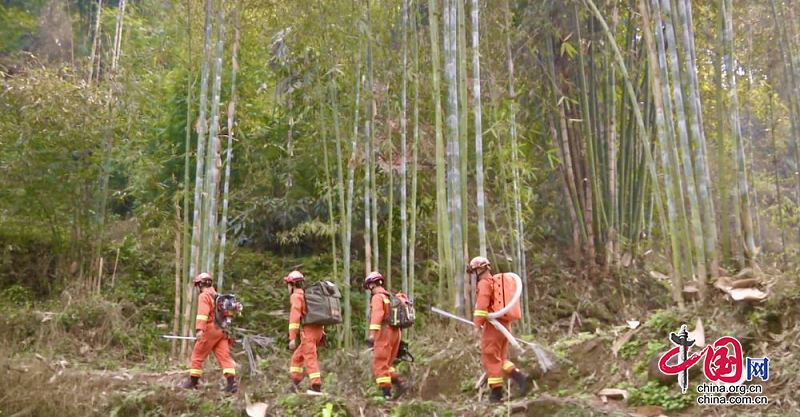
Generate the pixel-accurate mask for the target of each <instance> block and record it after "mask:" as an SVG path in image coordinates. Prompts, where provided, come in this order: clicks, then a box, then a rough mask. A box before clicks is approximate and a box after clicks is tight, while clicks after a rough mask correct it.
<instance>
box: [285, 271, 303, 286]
mask: <svg viewBox="0 0 800 417" xmlns="http://www.w3.org/2000/svg"><path fill="white" fill-rule="evenodd" d="M305 279H306V277H304V276H303V274H302V273H301V272H300V271H292V272H289V275H287V276H285V277H283V282H285V283H287V284H293V283H295V282H298V281H305Z"/></svg>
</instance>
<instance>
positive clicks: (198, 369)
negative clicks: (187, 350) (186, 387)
mask: <svg viewBox="0 0 800 417" xmlns="http://www.w3.org/2000/svg"><path fill="white" fill-rule="evenodd" d="M216 294H217V291H216V290H214V288H213V287H208V288H204V289H203V290H202V292H201V293H200V297H199V298H198V300H197V317H195V324H194V328H195V330H196V331H198V332H199V331H201V330H202V331H203V336H202V337H201V338H200V339H199V340H197V342H196V343H195V345H194V349H193V350H192V368H191V369H190V370H189V375H191V376H197V377H199V376H202V375H203V362H204V361H205V360H206V357H208V354H209V353H211V352H212V351H213V352H214V356H215V357H216V358H217V362H219V365H220V366H221V367H222V373H223V374H224V375H225V376H226V377H228V376H234V375H236V363H235V362H234V361H233V359H231V350H230V345H231V344H232V343H231V342H232V341H231V340H229V338H228V335H227V334H225V332H224V331H222V329H218V328H217V326H216V325H214V295H216Z"/></svg>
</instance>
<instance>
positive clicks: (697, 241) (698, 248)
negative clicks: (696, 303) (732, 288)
mask: <svg viewBox="0 0 800 417" xmlns="http://www.w3.org/2000/svg"><path fill="white" fill-rule="evenodd" d="M661 9H662V10H663V12H664V14H665V17H666V18H665V19H664V22H665V23H666V25H665V28H666V30H665V34H666V38H667V42H666V44H667V52H668V54H669V59H670V70H671V73H672V96H673V98H674V100H675V113H676V115H677V123H678V139H679V143H680V149H681V156H682V157H683V159H682V162H683V164H682V165H683V178H684V179H685V180H686V189H685V191H686V194H688V195H689V208H690V212H691V225H692V239H693V243H694V255H695V256H696V259H695V260H696V272H697V278H698V284H699V285H698V286H699V290H700V298H701V300H705V286H706V255H705V246H704V243H703V234H704V231H703V224H702V220H701V218H700V205H699V203H698V199H697V187H696V185H695V184H696V182H695V177H694V175H695V171H694V164H693V162H692V150H691V146H690V145H689V129H688V126H687V122H686V114H685V112H684V108H685V107H684V101H683V89H682V88H681V80H682V77H681V65H680V63H679V60H678V51H677V49H676V45H677V43H676V36H675V30H674V28H673V19H672V16H673V11H672V7H671V4H670V0H661Z"/></svg>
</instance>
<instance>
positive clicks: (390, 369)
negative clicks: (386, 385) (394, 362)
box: [389, 366, 397, 373]
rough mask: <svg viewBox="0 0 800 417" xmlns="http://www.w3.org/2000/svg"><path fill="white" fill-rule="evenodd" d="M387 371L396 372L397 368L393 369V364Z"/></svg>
mask: <svg viewBox="0 0 800 417" xmlns="http://www.w3.org/2000/svg"><path fill="white" fill-rule="evenodd" d="M389 372H391V373H396V372H397V369H394V366H393V367H391V368H389Z"/></svg>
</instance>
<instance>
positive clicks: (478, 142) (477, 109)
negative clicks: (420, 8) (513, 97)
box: [471, 0, 486, 257]
mask: <svg viewBox="0 0 800 417" xmlns="http://www.w3.org/2000/svg"><path fill="white" fill-rule="evenodd" d="M471 11H472V99H473V112H474V114H475V187H476V189H477V191H476V194H477V204H478V241H479V248H480V254H481V256H483V257H486V196H485V194H484V190H483V175H484V174H483V125H482V120H481V52H480V4H479V3H478V0H472V10H471Z"/></svg>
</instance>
